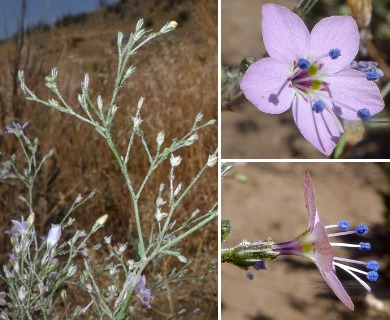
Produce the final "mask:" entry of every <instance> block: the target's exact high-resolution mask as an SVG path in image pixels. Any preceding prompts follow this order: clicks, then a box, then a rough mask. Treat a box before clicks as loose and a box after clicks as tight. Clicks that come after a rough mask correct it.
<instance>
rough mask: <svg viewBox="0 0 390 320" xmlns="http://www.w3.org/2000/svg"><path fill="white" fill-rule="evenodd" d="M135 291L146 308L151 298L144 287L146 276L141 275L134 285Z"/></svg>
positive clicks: (149, 292)
mask: <svg viewBox="0 0 390 320" xmlns="http://www.w3.org/2000/svg"><path fill="white" fill-rule="evenodd" d="M134 290H135V293H136V295H137V297H138V298H139V299H140V300H141V302H142V303H143V304H144V305H145V306H146V307H148V308H151V306H150V300H151V299H153V296H152V293H151V291H150V290H149V289H147V288H146V277H145V276H142V277H141V279H140V280H139V281H138V283H137V285H136V286H135V289H134Z"/></svg>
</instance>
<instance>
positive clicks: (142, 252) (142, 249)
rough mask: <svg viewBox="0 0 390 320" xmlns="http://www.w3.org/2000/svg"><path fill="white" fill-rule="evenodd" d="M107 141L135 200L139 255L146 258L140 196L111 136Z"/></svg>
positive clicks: (107, 136)
mask: <svg viewBox="0 0 390 320" xmlns="http://www.w3.org/2000/svg"><path fill="white" fill-rule="evenodd" d="M106 141H107V143H108V145H109V146H110V149H111V151H112V152H113V154H114V156H115V158H116V160H117V162H118V164H119V166H120V168H121V172H122V174H123V176H124V177H125V180H126V185H127V188H128V189H129V192H130V195H131V199H132V200H133V209H134V216H135V223H136V226H137V233H138V238H139V250H140V252H139V254H140V256H141V258H145V244H144V239H143V236H142V227H141V220H140V216H139V211H138V196H137V195H136V194H135V191H134V188H133V185H132V183H131V179H130V177H129V174H128V172H127V168H126V164H125V163H124V162H123V161H122V158H121V157H120V155H119V153H118V150H117V149H116V147H115V145H114V142H113V141H112V139H111V135H110V134H107V135H106Z"/></svg>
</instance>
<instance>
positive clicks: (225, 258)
mask: <svg viewBox="0 0 390 320" xmlns="http://www.w3.org/2000/svg"><path fill="white" fill-rule="evenodd" d="M273 248H274V243H273V242H272V241H259V242H252V243H251V242H242V243H240V244H239V245H238V246H236V247H233V248H230V249H222V250H221V261H222V263H231V264H234V265H235V266H237V267H240V268H246V267H250V266H253V265H254V263H256V262H258V261H263V260H273V259H275V258H276V257H277V256H278V255H279V253H278V252H274V251H273V250H272V249H273Z"/></svg>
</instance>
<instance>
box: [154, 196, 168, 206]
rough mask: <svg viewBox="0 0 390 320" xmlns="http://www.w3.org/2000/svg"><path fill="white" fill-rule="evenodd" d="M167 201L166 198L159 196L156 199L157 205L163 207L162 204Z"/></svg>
mask: <svg viewBox="0 0 390 320" xmlns="http://www.w3.org/2000/svg"><path fill="white" fill-rule="evenodd" d="M165 203H166V201H164V199H163V198H161V197H158V198H157V200H156V206H157V207H161V206H163V205H164V204H165Z"/></svg>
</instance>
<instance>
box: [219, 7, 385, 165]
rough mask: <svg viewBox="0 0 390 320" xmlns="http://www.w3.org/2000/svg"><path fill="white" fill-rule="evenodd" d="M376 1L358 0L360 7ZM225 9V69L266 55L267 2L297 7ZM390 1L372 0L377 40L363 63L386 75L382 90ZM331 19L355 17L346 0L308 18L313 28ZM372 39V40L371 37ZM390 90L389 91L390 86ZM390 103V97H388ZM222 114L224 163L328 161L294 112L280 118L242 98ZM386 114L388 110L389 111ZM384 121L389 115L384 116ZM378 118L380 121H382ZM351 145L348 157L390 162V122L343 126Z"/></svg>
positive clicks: (373, 30) (346, 152)
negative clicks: (264, 19) (263, 24)
mask: <svg viewBox="0 0 390 320" xmlns="http://www.w3.org/2000/svg"><path fill="white" fill-rule="evenodd" d="M370 1H371V0H354V1H352V2H354V3H356V6H357V5H359V4H362V3H368V2H370ZM221 3H222V8H221V13H222V15H221V26H222V31H221V34H222V40H221V50H222V65H224V66H230V67H232V68H235V67H238V66H239V65H240V63H241V60H242V59H243V58H244V57H246V56H251V57H254V58H256V60H258V59H260V58H262V57H263V56H264V54H265V53H266V51H265V49H264V45H263V43H262V35H261V7H262V5H263V4H264V3H275V4H279V5H282V6H285V7H287V8H289V9H293V8H294V7H295V5H296V4H297V3H298V1H295V0H273V1H264V0H259V1H252V0H241V1H235V0H223V1H222V2H221ZM389 10H390V0H372V20H371V24H370V27H369V28H368V29H367V28H366V29H364V30H365V32H367V30H371V33H372V40H370V41H369V42H368V43H367V44H366V45H365V46H363V47H364V49H366V54H365V55H363V54H360V55H359V56H358V57H357V59H358V60H374V61H376V62H378V63H379V67H380V68H381V69H382V70H383V71H384V73H385V76H384V77H382V78H381V79H380V81H377V82H376V83H377V84H378V85H379V87H380V88H384V87H385V86H388V85H389V82H390V67H389V65H390V49H389V48H390V15H389ZM331 15H351V10H350V8H349V7H348V6H347V0H343V1H338V0H319V1H318V2H317V3H316V4H315V6H314V7H313V8H312V10H311V11H310V12H309V14H308V15H306V16H305V17H304V21H305V22H306V24H307V26H308V28H309V30H311V29H312V27H313V26H314V25H315V23H317V22H318V21H319V20H320V19H322V18H324V17H327V16H331ZM369 38H370V36H369ZM389 89H390V88H389ZM385 103H386V105H389V103H390V95H387V97H386V99H385ZM231 109H232V111H233V112H232V111H224V112H222V117H221V123H222V147H221V153H222V159H282V158H286V159H291V158H299V159H302V158H316V159H318V158H320V159H321V158H326V157H325V156H324V155H322V154H321V153H320V152H319V151H317V150H316V149H315V148H314V147H313V146H312V145H311V144H310V143H309V142H307V141H306V140H305V139H304V138H303V136H302V135H301V133H300V132H299V130H298V129H297V127H296V125H295V122H294V119H293V116H292V112H291V109H289V110H287V111H286V112H284V113H282V114H279V115H272V114H267V113H263V112H260V111H259V110H258V109H257V108H256V107H254V106H253V105H252V104H251V103H249V102H247V101H246V100H245V99H243V101H242V102H240V103H236V104H234V105H233V107H232V108H231ZM385 110H386V109H385ZM378 116H379V117H387V118H388V116H389V112H386V111H384V112H381V113H380V115H378ZM378 116H377V117H376V118H378ZM344 127H345V128H347V130H346V137H347V140H348V146H347V147H346V149H345V150H344V153H343V154H342V157H343V158H373V159H388V158H390V144H389V143H388V141H389V139H390V126H389V124H388V123H387V124H381V125H371V126H370V127H369V128H368V127H367V126H365V127H364V126H363V125H362V124H361V122H353V123H350V124H345V125H344Z"/></svg>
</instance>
